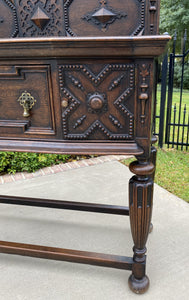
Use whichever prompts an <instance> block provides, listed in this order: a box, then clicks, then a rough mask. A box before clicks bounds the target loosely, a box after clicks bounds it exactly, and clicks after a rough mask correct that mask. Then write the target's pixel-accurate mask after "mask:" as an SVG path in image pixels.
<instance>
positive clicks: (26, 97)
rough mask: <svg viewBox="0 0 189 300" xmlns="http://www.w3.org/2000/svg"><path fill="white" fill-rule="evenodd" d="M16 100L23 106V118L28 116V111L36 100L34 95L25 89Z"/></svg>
mask: <svg viewBox="0 0 189 300" xmlns="http://www.w3.org/2000/svg"><path fill="white" fill-rule="evenodd" d="M18 101H19V102H20V105H21V106H22V107H23V108H24V112H23V117H25V118H27V117H29V116H30V112H29V111H30V109H31V108H32V107H33V106H34V104H35V102H36V100H35V99H34V97H33V96H32V95H31V94H30V93H28V92H27V91H24V92H23V93H22V95H21V96H20V97H19V98H18Z"/></svg>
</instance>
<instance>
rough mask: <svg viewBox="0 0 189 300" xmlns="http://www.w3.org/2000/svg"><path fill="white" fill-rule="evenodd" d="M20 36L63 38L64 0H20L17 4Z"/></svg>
mask: <svg viewBox="0 0 189 300" xmlns="http://www.w3.org/2000/svg"><path fill="white" fill-rule="evenodd" d="M15 5H16V9H17V15H18V21H19V36H23V37H25V36H31V37H34V36H54V35H55V36H62V35H65V34H64V32H65V31H64V16H63V0H30V1H26V0H19V1H16V2H15Z"/></svg>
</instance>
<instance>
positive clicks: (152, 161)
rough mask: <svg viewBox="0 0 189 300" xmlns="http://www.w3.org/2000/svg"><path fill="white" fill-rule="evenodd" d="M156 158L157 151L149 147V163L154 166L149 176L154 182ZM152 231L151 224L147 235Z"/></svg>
mask: <svg viewBox="0 0 189 300" xmlns="http://www.w3.org/2000/svg"><path fill="white" fill-rule="evenodd" d="M156 158H157V149H156V148H155V147H154V146H152V147H151V155H150V161H151V163H153V165H154V171H153V173H152V175H151V178H152V180H153V181H154V177H155V171H156ZM152 231H153V224H152V223H151V224H150V229H149V233H151V232H152Z"/></svg>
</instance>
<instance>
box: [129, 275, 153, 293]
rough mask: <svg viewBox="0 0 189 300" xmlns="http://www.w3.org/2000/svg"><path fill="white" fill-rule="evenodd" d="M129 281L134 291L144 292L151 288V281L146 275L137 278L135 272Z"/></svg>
mask: <svg viewBox="0 0 189 300" xmlns="http://www.w3.org/2000/svg"><path fill="white" fill-rule="evenodd" d="M128 283H129V287H130V289H131V291H132V292H134V293H136V294H144V293H145V292H146V291H147V290H148V288H149V284H150V281H149V278H148V276H146V275H145V276H144V277H143V278H141V279H137V278H135V276H134V275H133V274H131V276H130V277H129V280H128Z"/></svg>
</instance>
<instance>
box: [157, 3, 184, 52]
mask: <svg viewBox="0 0 189 300" xmlns="http://www.w3.org/2000/svg"><path fill="white" fill-rule="evenodd" d="M188 28H189V1H188V0H161V10H160V33H161V34H163V33H164V32H168V33H169V34H170V35H174V32H175V30H176V31H177V34H178V41H180V43H179V42H178V47H179V48H178V49H180V46H181V43H182V37H183V35H184V32H185V29H188ZM188 46H189V42H188V44H187V47H188Z"/></svg>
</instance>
